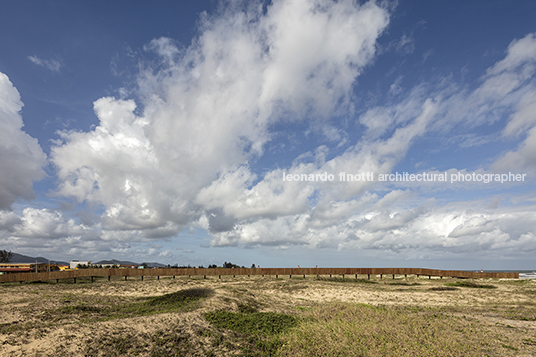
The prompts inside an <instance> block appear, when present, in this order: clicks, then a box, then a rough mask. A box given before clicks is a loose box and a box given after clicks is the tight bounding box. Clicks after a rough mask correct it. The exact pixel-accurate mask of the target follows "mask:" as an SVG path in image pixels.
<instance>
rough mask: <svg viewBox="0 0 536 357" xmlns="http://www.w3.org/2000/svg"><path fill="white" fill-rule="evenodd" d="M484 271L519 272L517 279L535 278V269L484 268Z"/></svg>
mask: <svg viewBox="0 0 536 357" xmlns="http://www.w3.org/2000/svg"><path fill="white" fill-rule="evenodd" d="M484 271H485V272H486V271H487V272H490V273H493V272H505V273H510V272H512V273H519V279H536V270H484Z"/></svg>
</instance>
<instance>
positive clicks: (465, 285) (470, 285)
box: [445, 280, 497, 289]
mask: <svg viewBox="0 0 536 357" xmlns="http://www.w3.org/2000/svg"><path fill="white" fill-rule="evenodd" d="M445 285H446V286H459V287H462V288H477V289H497V287H496V286H495V285H486V284H477V283H475V282H474V281H466V280H462V281H455V282H453V283H447V284H445Z"/></svg>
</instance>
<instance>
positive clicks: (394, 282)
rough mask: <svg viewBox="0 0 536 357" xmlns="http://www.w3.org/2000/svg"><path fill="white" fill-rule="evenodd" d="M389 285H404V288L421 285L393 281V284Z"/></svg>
mask: <svg viewBox="0 0 536 357" xmlns="http://www.w3.org/2000/svg"><path fill="white" fill-rule="evenodd" d="M388 284H389V285H402V286H415V285H421V284H420V283H408V282H407V281H393V282H392V283H388Z"/></svg>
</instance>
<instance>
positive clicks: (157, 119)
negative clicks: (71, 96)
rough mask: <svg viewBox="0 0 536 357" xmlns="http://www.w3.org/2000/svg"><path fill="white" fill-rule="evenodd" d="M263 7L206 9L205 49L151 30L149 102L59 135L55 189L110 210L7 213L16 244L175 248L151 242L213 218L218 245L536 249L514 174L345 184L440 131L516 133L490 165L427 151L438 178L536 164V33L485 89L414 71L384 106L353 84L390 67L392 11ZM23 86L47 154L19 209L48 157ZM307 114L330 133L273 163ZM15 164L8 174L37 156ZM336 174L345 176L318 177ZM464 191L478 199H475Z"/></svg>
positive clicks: (211, 230)
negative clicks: (383, 52) (509, 179)
mask: <svg viewBox="0 0 536 357" xmlns="http://www.w3.org/2000/svg"><path fill="white" fill-rule="evenodd" d="M258 5H259V4H258V3H253V4H249V5H244V3H237V2H229V3H224V6H222V7H221V9H220V10H219V11H218V12H217V13H216V14H214V15H207V14H203V15H202V16H201V18H200V20H199V29H198V30H199V31H198V36H197V37H196V38H195V39H194V40H193V41H192V43H191V45H189V46H188V47H184V48H183V47H180V45H178V44H177V43H176V42H175V41H174V40H173V39H170V38H167V37H162V38H157V39H154V40H152V41H151V42H149V43H148V44H147V45H146V46H145V47H144V50H145V51H146V52H147V53H148V57H150V56H154V59H153V60H151V61H145V62H142V64H141V66H140V67H141V70H140V73H139V75H138V77H137V88H136V89H135V90H129V91H124V94H126V93H131V94H132V98H130V99H129V98H127V96H126V95H124V96H122V98H121V99H118V98H113V97H103V98H100V99H98V100H96V101H95V102H94V103H93V107H94V112H95V115H96V117H97V118H98V120H99V124H98V125H97V126H96V127H94V128H92V130H90V131H88V132H79V131H67V130H65V131H63V132H61V133H60V140H58V141H57V142H56V144H55V145H54V146H53V147H52V148H51V155H50V161H51V162H52V163H53V165H54V167H55V169H56V174H57V178H58V182H59V184H58V187H57V189H56V192H55V194H56V195H57V196H59V197H68V198H74V200H75V201H76V203H80V204H81V206H82V205H83V206H84V207H85V208H84V209H87V210H91V208H94V207H97V208H96V209H95V210H94V211H92V212H85V211H84V212H81V213H78V217H79V218H71V217H70V216H69V215H67V214H64V213H62V212H60V211H56V210H51V209H34V208H27V209H24V210H23V211H22V213H20V214H18V215H17V214H15V213H9V212H2V214H0V227H1V229H2V232H0V241H2V239H3V241H4V242H5V241H9V242H11V243H13V244H14V246H17V247H24V246H25V245H26V244H29V243H28V242H30V241H32V240H34V241H35V242H38V243H36V244H38V245H40V246H42V247H43V249H51V243H50V242H49V241H56V242H58V244H62V245H65V246H69V247H71V248H72V250H71V251H70V254H81V253H83V252H84V251H86V252H89V253H95V254H97V253H98V254H101V253H102V254H104V253H117V254H123V253H125V252H133V253H132V254H139V255H140V256H142V255H143V254H151V255H152V256H155V257H157V256H158V254H160V257H166V258H167V257H170V256H171V255H170V254H171V253H170V250H169V249H167V250H166V249H163V248H162V247H157V246H152V245H151V244H152V243H151V242H153V241H154V240H162V239H166V238H169V237H177V236H178V235H179V233H180V232H181V231H182V230H183V229H185V228H190V230H192V229H194V228H201V229H200V230H206V231H207V232H208V234H209V235H210V237H211V240H210V244H211V245H212V246H245V247H249V248H251V247H259V246H269V247H275V248H277V249H288V248H289V247H292V246H302V247H304V248H310V249H322V248H330V249H333V250H335V249H338V250H339V251H344V250H364V251H365V250H366V251H378V252H380V251H381V252H387V253H389V254H394V255H396V254H403V255H404V257H406V258H412V257H413V258H418V257H421V256H427V257H436V258H437V257H441V255H442V254H451V255H457V256H471V255H472V254H474V252H478V251H486V252H489V253H490V256H499V255H501V254H502V255H504V256H508V257H515V256H516V254H518V255H519V254H521V253H520V252H521V251H523V252H529V253H530V254H532V253H531V252H533V251H534V250H536V239H535V237H536V231H535V230H534V225H533V222H534V218H536V217H535V214H536V213H535V212H536V206H535V205H534V200H533V199H532V201H531V200H528V199H524V198H522V196H521V195H520V194H517V193H512V194H511V196H502V195H501V193H500V192H499V193H496V192H495V191H494V190H496V189H497V187H501V188H502V187H506V186H504V185H503V186H500V185H501V184H489V185H488V186H486V187H487V188H486V190H487V191H486V192H487V193H489V192H492V193H493V194H494V195H495V196H494V198H493V202H491V203H490V202H489V198H488V199H486V200H480V199H478V197H477V196H476V193H478V192H477V191H478V189H477V188H478V187H480V186H478V185H481V184H477V183H463V184H461V183H457V184H452V185H450V186H448V187H447V186H445V184H442V183H429V184H427V185H416V184H409V183H408V184H397V183H393V184H383V183H380V182H378V181H377V180H375V181H371V180H366V179H359V180H357V179H356V180H353V181H349V180H345V181H342V182H341V181H340V179H339V177H340V176H339V175H340V174H342V175H346V174H357V173H367V172H369V173H374V174H375V175H376V177H377V175H379V174H388V173H392V172H393V171H394V170H398V169H400V168H401V167H402V168H404V169H406V168H407V167H409V168H410V169H411V168H412V165H414V166H413V167H416V164H413V163H412V162H411V159H412V158H408V152H410V151H411V150H412V149H414V144H415V143H416V142H419V143H420V144H422V141H421V140H428V141H434V145H435V144H437V147H434V148H433V149H434V150H437V151H438V152H439V151H441V150H444V151H445V152H443V154H445V155H446V152H447V150H450V149H451V148H452V147H455V148H456V149H457V148H459V147H463V148H467V147H475V146H482V145H484V144H486V143H490V142H493V141H501V140H503V141H511V142H513V144H512V145H513V146H514V149H512V150H508V151H506V152H504V153H503V154H501V155H499V156H496V157H495V158H486V159H488V161H487V162H485V163H483V164H482V165H481V167H463V165H465V161H460V162H459V163H453V164H452V166H454V167H447V168H441V169H436V168H433V167H432V168H428V167H427V164H426V163H423V162H420V165H421V166H419V169H421V170H426V171H428V172H429V173H444V172H448V173H450V174H453V173H458V172H460V173H466V172H470V171H477V172H478V173H491V172H493V171H494V170H510V169H511V170H514V169H516V170H521V169H526V168H528V167H531V165H534V163H536V157H535V156H534V153H536V139H535V138H536V125H535V118H534V115H533V113H534V102H535V98H536V95H535V93H536V91H535V90H534V89H535V87H534V84H535V83H534V68H535V66H534V62H535V60H534V58H535V56H533V49H534V48H536V46H535V43H536V40H535V35H534V34H529V35H527V36H526V37H524V38H522V39H519V40H515V41H513V42H512V43H511V44H510V46H509V47H508V49H507V51H506V53H505V55H504V58H503V59H501V60H499V61H497V62H496V63H495V64H494V65H492V66H490V68H488V69H487V70H486V71H484V72H483V75H482V76H481V77H480V79H479V82H477V85H476V88H473V87H469V86H466V85H464V84H463V83H457V82H455V81H454V80H453V79H452V77H442V78H437V79H431V80H429V81H426V82H421V83H418V84H417V85H415V86H414V87H413V88H410V89H409V90H408V91H404V90H402V89H401V88H402V87H401V83H402V81H404V84H405V85H410V84H409V83H410V82H408V81H409V79H408V78H409V77H407V78H406V77H402V76H399V77H397V78H396V79H395V80H394V82H393V83H392V85H391V87H390V91H389V93H386V95H385V97H386V98H387V99H386V100H385V101H384V102H382V101H381V100H378V101H375V102H374V103H383V104H382V105H376V106H370V105H368V104H367V103H363V102H364V101H362V100H359V99H360V98H355V95H356V94H355V92H354V89H355V86H356V83H357V80H358V79H359V76H360V75H361V74H362V73H363V71H365V69H366V68H367V66H370V65H372V64H373V63H374V59H375V56H376V55H377V49H376V46H377V40H378V38H379V37H380V36H381V34H382V33H383V31H385V29H386V28H387V26H388V24H389V13H388V11H387V10H386V9H384V8H382V7H381V6H379V5H378V4H377V3H375V2H368V3H365V4H363V5H357V4H356V3H355V2H353V1H338V2H333V1H321V0H310V1H307V0H295V1H273V3H272V4H271V5H269V6H268V7H267V8H266V9H264V10H263V8H262V7H261V6H258ZM397 44H398V45H399V46H400V47H399V51H398V52H399V53H404V52H407V53H410V52H413V50H414V48H415V46H416V45H417V44H416V42H415V41H414V40H413V37H412V36H404V37H402V38H401V39H400V41H399V42H397ZM395 52H396V51H395ZM406 82H407V83H408V84H406ZM9 85H11V84H10V83H9ZM8 87H9V86H6V88H8ZM11 88H12V86H11ZM13 90H14V88H13V89H12V90H8V92H9V93H11V94H9V95H8V97H9V98H11V99H10V100H8V101H6V102H5V103H4V104H2V105H1V107H2V108H11V109H9V112H10V113H15V114H12V115H11V117H10V118H12V121H13V122H16V123H18V124H17V125H18V126H17V125H11V126H12V127H13V128H15V129H14V132H15V133H18V134H17V135H19V136H20V137H21V138H22V139H23V140H17V142H25V143H26V144H25V146H24V148H30V147H32V145H33V148H34V149H33V151H32V150H30V151H29V153H27V157H24V158H23V160H20V162H23V161H24V162H25V166H24V168H26V169H27V168H28V167H32V165H30V166H28V165H27V164H26V163H27V162H30V164H31V163H32V160H33V162H34V165H33V169H32V170H31V171H30V173H31V174H33V176H32V175H28V174H27V173H25V174H24V179H25V180H27V183H26V186H25V187H26V189H25V190H22V191H21V192H22V193H21V192H18V191H16V190H15V189H14V188H12V189H11V191H9V192H12V196H9V197H7V196H6V197H7V198H2V200H3V201H4V202H5V203H4V205H5V207H9V206H10V205H11V204H12V203H13V202H14V200H15V199H16V197H26V196H27V197H30V193H31V182H32V180H35V179H38V178H40V177H42V176H40V175H39V173H40V172H41V171H39V170H41V166H42V164H43V162H44V160H45V157H44V154H43V153H42V151H40V148H39V146H38V144H37V142H36V141H35V140H34V139H32V138H30V137H28V136H27V135H26V134H24V133H23V132H22V131H21V130H20V128H21V127H22V120H21V118H20V116H19V115H18V111H20V107H21V105H22V104H21V103H20V100H19V99H18V93H16V95H15V94H13V93H15V92H16V91H15V92H13ZM10 91H11V92H10ZM9 98H8V99H9ZM358 103H359V105H360V107H359V108H357V105H358ZM6 110H7V109H6ZM341 123H343V124H344V125H339V124H341ZM491 125H493V128H492V129H490V127H491ZM293 126H297V127H299V128H300V129H303V136H304V137H306V138H307V139H309V137H314V136H315V135H317V136H318V137H321V138H322V139H321V140H318V141H316V140H310V141H308V142H307V143H306V144H307V145H297V144H296V145H295V146H294V147H293V149H291V150H289V153H288V154H287V156H285V160H284V162H285V164H283V163H280V164H279V165H280V166H277V165H273V166H270V165H267V166H266V167H267V168H264V167H262V168H260V166H261V165H256V164H257V163H258V162H260V161H262V160H263V159H264V158H265V157H266V155H269V154H273V153H271V152H270V150H267V147H268V143H270V144H272V143H273V145H274V147H278V148H285V149H286V148H287V146H286V143H283V142H278V141H277V140H276V139H277V138H278V137H279V136H281V135H284V134H285V131H286V130H287V129H288V128H292V127H293ZM8 127H9V126H8ZM482 128H486V130H485V132H486V134H483V133H482V132H483V130H480V129H482ZM497 128H498V129H497ZM17 130H18V131H17ZM493 130H495V131H493ZM460 132H463V134H460ZM0 135H1V134H0ZM296 135H301V133H299V134H296ZM453 137H454V139H452V138H453ZM441 138H445V139H444V140H442V139H441ZM10 139H11V138H8V140H10ZM339 141H340V143H338V144H337V142H339ZM13 142H15V141H13ZM32 143H33V144H32ZM294 144H295V143H290V144H289V145H288V146H291V145H294ZM441 145H443V147H440V146H441ZM15 147H17V146H16V145H15ZM21 147H22V146H21ZM421 147H422V146H421ZM421 147H419V148H418V149H419V150H420V148H421ZM511 147H512V146H511ZM0 148H1V146H0ZM427 148H428V150H430V151H431V149H430V146H428V147H427ZM294 149H295V150H294ZM6 150H7V149H6ZM21 150H22V149H21ZM297 151H299V152H297ZM448 154H449V155H450V154H451V153H450V152H448ZM292 155H294V156H292ZM28 158H30V160H28ZM32 158H33V159H32ZM36 158H40V159H39V160H37V159H36ZM282 162H283V161H282ZM449 162H453V161H449ZM10 165H11V166H10V170H9V172H17V169H21V168H18V167H17V165H16V163H11V164H10ZM476 165H478V164H476ZM457 166H461V167H457ZM13 168H15V169H13ZM1 172H7V171H4V170H2V171H1ZM327 174H332V175H333V177H334V180H323V179H314V178H316V177H319V176H322V175H327ZM286 175H291V177H292V176H294V175H299V176H300V177H301V176H302V175H303V176H304V177H312V178H313V179H311V180H307V181H295V180H287V179H284V177H286ZM0 180H2V174H1V173H0ZM9 182H11V183H13V182H15V181H14V180H10V181H9ZM20 182H23V181H21V180H18V181H17V183H20ZM0 187H2V189H4V187H7V188H9V186H4V185H2V186H0ZM510 187H512V186H509V187H508V188H505V189H504V190H505V191H507V190H508V189H510ZM516 187H519V186H516ZM28 188H29V189H28ZM480 189H481V188H480ZM13 192H15V193H13ZM460 192H461V193H468V192H470V194H471V195H474V197H473V196H471V197H473V198H465V197H464V198H460V197H461V196H460V195H459V193H460ZM23 193H24V194H23ZM25 195H26V196H25ZM486 196H487V197H489V196H488V195H486ZM1 197H2V196H0V198H1ZM10 197H11V198H10ZM516 200H517V201H516ZM0 202H2V201H0ZM499 202H500V203H501V205H499V204H498V203H499ZM519 202H522V203H523V204H520V203H519ZM74 206H76V205H73V207H74ZM73 216H74V215H73ZM79 222H82V223H79ZM43 238H46V239H43ZM102 242H105V243H106V244H102ZM99 243H100V244H99ZM196 245H197V244H196ZM200 246H201V247H206V246H205V245H204V244H203V243H201V244H200ZM160 248H162V249H163V250H162V252H160ZM159 252H160V253H159ZM184 252H191V251H188V250H185V251H184ZM192 252H193V251H192ZM529 253H526V254H529ZM523 254H525V253H523ZM523 256H524V257H525V256H528V255H523Z"/></svg>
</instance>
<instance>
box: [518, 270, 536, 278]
mask: <svg viewBox="0 0 536 357" xmlns="http://www.w3.org/2000/svg"><path fill="white" fill-rule="evenodd" d="M519 279H536V271H531V270H522V271H520V272H519Z"/></svg>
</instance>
